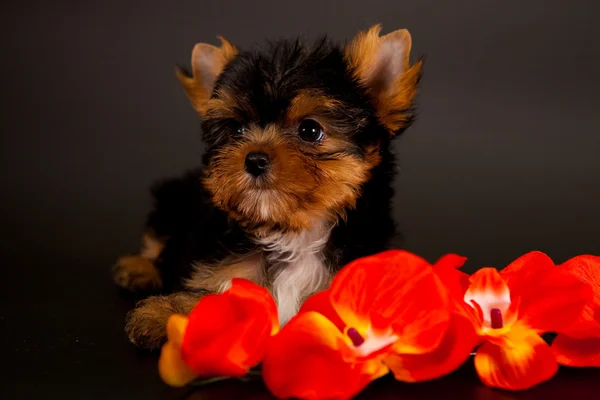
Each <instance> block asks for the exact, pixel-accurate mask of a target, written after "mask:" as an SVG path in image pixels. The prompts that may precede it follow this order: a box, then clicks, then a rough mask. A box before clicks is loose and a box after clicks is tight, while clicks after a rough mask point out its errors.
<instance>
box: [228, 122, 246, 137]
mask: <svg viewBox="0 0 600 400" xmlns="http://www.w3.org/2000/svg"><path fill="white" fill-rule="evenodd" d="M229 130H230V132H231V133H232V134H233V135H241V134H242V133H244V132H245V130H246V128H245V127H244V125H242V124H241V123H239V122H237V121H232V122H231V123H230V124H229Z"/></svg>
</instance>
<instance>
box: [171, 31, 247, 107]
mask: <svg viewBox="0 0 600 400" xmlns="http://www.w3.org/2000/svg"><path fill="white" fill-rule="evenodd" d="M219 40H220V41H221V47H216V46H213V45H211V44H206V43H198V44H196V46H194V50H192V76H191V77H190V76H188V75H187V74H186V73H185V72H184V71H183V70H182V69H181V68H179V67H178V68H177V69H176V73H177V78H179V81H180V82H181V84H182V85H183V88H184V89H185V91H186V93H187V95H188V97H189V99H190V101H191V102H192V106H193V107H194V109H195V110H196V111H197V112H198V113H200V115H204V114H205V112H206V105H207V103H208V100H210V96H211V94H212V91H213V88H214V86H215V82H216V81H217V78H218V76H219V75H220V74H221V72H222V71H223V69H224V68H225V66H226V65H227V64H228V63H229V62H230V61H231V60H232V59H233V58H234V57H235V56H236V55H237V53H238V51H237V49H236V48H235V47H234V46H233V45H232V44H231V43H229V42H228V41H227V40H226V39H224V38H222V37H219Z"/></svg>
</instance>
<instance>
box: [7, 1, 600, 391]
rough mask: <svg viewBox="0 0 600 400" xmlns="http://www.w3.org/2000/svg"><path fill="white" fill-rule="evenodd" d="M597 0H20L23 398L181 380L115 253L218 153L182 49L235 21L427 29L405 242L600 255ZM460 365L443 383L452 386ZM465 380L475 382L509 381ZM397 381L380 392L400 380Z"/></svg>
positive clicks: (17, 286)
mask: <svg viewBox="0 0 600 400" xmlns="http://www.w3.org/2000/svg"><path fill="white" fill-rule="evenodd" d="M594 3H595V1H593V0H590V1H581V0H570V1H548V0H546V1H541V0H540V1H525V0H522V1H499V0H490V1H477V0H471V1H441V0H423V1H416V0H414V1H399V0H396V1H390V0H387V1H379V0H369V1H368V2H364V1H357V0H346V1H325V0H316V1H312V0H304V1H302V2H287V1H245V0H237V1H212V2H209V1H199V0H195V1H173V2H167V1H161V0H145V1H112V0H110V1H109V0H105V1H59V0H55V1H45V2H41V1H40V2H35V1H27V2H14V1H13V2H3V3H2V5H1V6H0V10H1V13H2V21H1V22H2V23H1V24H0V30H1V31H0V33H1V35H0V43H1V47H0V48H1V50H2V58H1V60H2V62H1V63H0V76H1V79H2V90H1V92H0V96H1V99H2V112H1V114H0V115H1V117H2V119H1V121H2V125H1V130H2V136H1V142H0V155H1V157H0V183H1V186H0V187H1V195H2V199H1V201H0V204H1V210H0V211H1V213H0V231H1V232H2V237H1V238H0V243H1V246H2V254H1V261H0V262H1V263H2V266H1V267H2V272H3V274H2V288H3V289H2V291H1V292H0V296H1V297H0V299H1V303H0V365H2V367H0V370H2V372H1V374H0V387H2V389H3V390H6V389H8V393H10V395H9V396H8V397H6V398H34V394H36V395H35V397H40V396H42V395H43V394H44V393H46V394H48V396H49V397H54V395H57V394H60V395H61V396H62V397H64V398H147V399H151V398H170V397H174V396H177V395H178V394H180V392H179V391H172V390H171V389H169V388H167V387H166V386H164V385H163V384H162V383H161V382H160V381H159V379H158V376H157V372H156V358H155V355H148V354H144V353H140V352H137V351H136V350H135V349H134V348H133V346H131V345H129V344H128V343H127V341H126V338H125V336H124V333H123V318H124V315H125V312H126V311H127V310H128V309H129V308H130V307H131V305H132V300H131V299H128V298H127V297H126V296H123V294H122V293H120V292H119V291H118V290H116V288H115V287H114V286H113V285H112V283H111V280H110V274H109V267H110V266H111V264H112V262H113V261H114V260H115V259H116V257H117V256H118V255H120V254H122V253H124V252H128V251H131V250H135V249H136V248H137V246H138V243H139V235H140V230H141V227H142V223H143V221H144V216H145V214H146V212H147V211H148V210H149V206H150V199H149V196H148V193H147V187H148V186H149V185H150V183H151V182H153V181H154V180H155V179H158V178H164V177H168V176H173V175H177V174H179V173H181V172H182V171H183V170H184V169H185V168H189V167H194V166H196V165H198V164H199V162H200V156H201V153H202V144H201V142H200V140H199V133H200V132H199V122H198V118H197V117H196V115H195V114H194V112H193V110H192V108H191V106H190V105H189V103H188V101H187V99H186V98H185V96H184V94H183V90H182V89H181V88H180V87H179V85H178V83H177V81H176V79H175V76H174V72H173V65H174V64H175V63H183V64H187V63H188V62H189V57H190V52H191V49H192V47H193V45H194V44H195V43H196V42H201V41H204V42H209V43H216V38H215V37H216V35H224V36H225V37H227V38H228V39H229V40H230V41H232V42H233V43H235V44H236V45H238V46H240V47H244V48H246V47H248V46H250V45H252V44H254V43H259V42H261V41H262V40H263V39H264V38H267V37H268V38H275V37H285V36H290V35H295V34H301V35H306V36H308V37H309V38H313V37H316V36H317V35H320V34H322V33H328V34H330V35H331V36H332V37H333V38H335V39H338V40H340V41H341V40H344V39H349V38H351V37H352V36H353V35H354V34H355V33H356V32H358V31H359V30H362V29H365V28H368V27H369V26H371V25H373V24H375V23H382V24H383V27H384V32H389V31H391V30H395V29H398V28H408V29H409V30H410V32H411V33H412V37H413V56H415V57H416V56H419V55H421V54H425V55H427V56H428V58H427V64H426V67H425V75H424V78H423V80H422V85H421V94H420V98H419V103H420V117H419V120H418V121H417V123H416V124H415V125H414V126H413V127H412V128H411V129H410V130H409V131H408V132H407V133H406V135H405V136H404V137H403V138H402V139H401V140H399V141H398V142H397V143H396V148H397V151H398V153H399V155H400V171H399V172H400V174H399V176H398V179H397V182H396V189H397V196H396V199H395V206H394V210H395V216H396V218H397V220H398V222H399V223H400V225H401V227H402V230H403V233H404V235H405V238H406V242H405V247H406V248H407V249H409V250H412V251H414V252H416V253H418V254H421V255H422V256H424V257H425V258H427V259H429V260H430V261H434V260H435V259H436V258H437V257H439V256H440V255H442V254H444V253H447V252H457V253H459V254H462V255H465V256H468V257H469V262H468V265H467V267H468V269H469V270H474V269H476V268H479V267H482V266H496V267H502V266H504V265H506V264H507V263H508V262H510V261H511V260H512V259H514V258H516V257H517V256H519V255H521V254H523V253H524V252H527V251H529V250H534V249H537V250H542V251H545V252H547V253H548V254H549V255H550V256H551V257H552V258H553V259H554V260H555V261H556V262H562V261H564V260H566V259H567V258H570V257H572V256H575V255H577V254H581V253H595V254H600V189H599V183H600V156H599V155H600V138H599V135H600V116H599V106H600V100H599V99H598V96H599V93H600V77H599V74H600V23H599V22H598V16H599V15H600V13H599V10H600V6H599V5H597V4H594ZM586 374H587V375H586ZM467 375H469V373H467ZM596 375H597V374H596ZM461 376H462V375H461ZM586 376H588V378H589V376H591V373H590V372H589V371H588V372H585V371H577V372H573V371H567V372H563V373H562V374H561V375H559V377H558V378H557V379H559V380H558V381H557V380H555V381H554V383H549V384H546V385H542V386H541V387H540V389H538V390H539V392H534V393H543V391H544V390H546V392H544V393H545V394H544V397H546V396H548V394H549V393H552V394H553V395H558V394H560V393H561V388H563V390H562V392H565V393H566V391H567V389H566V388H569V389H568V391H570V392H569V393H572V394H573V393H576V392H577V389H578V388H579V389H580V390H582V389H581V388H583V387H591V386H590V385H592V384H593V383H591V382H592V381H591V378H589V379H588V380H587V381H585V379H586V378H585V377H586ZM561 377H562V378H561ZM565 377H567V378H565ZM453 379H454V378H452V379H450V380H442V381H440V382H438V383H437V384H431V385H433V387H439V388H445V389H443V390H445V391H446V392H445V393H446V394H448V392H449V391H450V392H452V390H453V389H452V387H454V386H452V385H454V383H453V382H458V381H459V380H460V379H459V378H456V379H454V380H453ZM465 379H466V380H465V382H466V383H465V382H463V383H464V385H463V386H461V387H463V389H461V390H463V391H462V392H460V393H463V394H464V395H462V394H461V395H460V396H459V397H458V398H475V397H476V398H491V397H490V396H496V397H494V398H506V396H504V395H498V394H494V392H491V391H489V390H487V389H482V388H477V385H476V384H475V382H476V380H475V378H473V377H471V376H469V378H468V379H467V378H465ZM560 379H562V380H560ZM595 379H597V376H596V378H595ZM444 382H446V383H444ZM586 382H587V383H586ZM436 385H437V386H436ZM444 385H446V386H444ZM586 385H587V386H586ZM595 385H597V386H600V384H595ZM377 387H380V386H377ZM382 387H383V388H384V389H382V391H380V392H377V391H374V392H372V394H371V395H370V396H368V397H369V398H376V397H377V398H380V397H381V398H396V397H386V396H391V395H390V394H389V393H396V392H398V391H399V390H400V389H398V388H397V387H395V386H393V385H392V386H391V387H392V389H390V391H388V392H386V390H387V389H385V387H386V386H385V385H384V386H382ZM426 387H428V388H429V387H432V386H426ZM419 388H421V389H419V390H425V389H422V388H423V386H419ZM544 388H548V389H544ZM550 388H551V390H550ZM411 390H412V392H413V394H415V393H417V392H418V391H417V392H416V391H415V389H411ZM242 392H244V393H246V394H248V393H250V392H251V390H250V386H248V387H243V388H242ZM375 393H379V394H375ZM382 393H388V395H385V394H382ZM420 393H421V392H419V393H417V394H420ZM423 393H425V392H423ZM456 393H459V392H456ZM530 393H531V392H530ZM43 396H44V397H45V395H43ZM219 396H221V397H222V396H224V395H222V394H221V395H219ZM232 396H233V397H232V398H236V396H237V397H238V398H241V397H243V396H241V395H232ZM378 396H380V397H378ZM407 396H408V395H407ZM457 396H458V395H457ZM465 396H466V397H465ZM497 396H501V397H497ZM502 396H504V397H502ZM520 396H525V397H527V396H532V394H530V395H527V394H523V395H520ZM221 397H216V398H221ZM575 397H577V396H575ZM222 398H225V397H222ZM398 398H400V397H398ZM508 398H510V397H508ZM533 398H535V397H533Z"/></svg>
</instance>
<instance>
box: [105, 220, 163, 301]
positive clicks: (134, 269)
mask: <svg viewBox="0 0 600 400" xmlns="http://www.w3.org/2000/svg"><path fill="white" fill-rule="evenodd" d="M163 247H164V244H163V243H162V241H161V240H159V239H158V238H157V237H155V236H154V235H153V234H152V233H150V232H146V233H144V236H143V238H142V246H141V250H140V253H139V255H130V256H124V257H121V258H119V259H118V260H117V263H116V264H115V266H114V267H113V279H114V281H115V283H116V284H117V285H119V286H121V287H122V288H124V289H127V290H130V291H132V292H136V291H143V290H157V289H160V288H161V287H162V279H161V277H160V272H159V271H158V269H157V268H156V266H155V265H154V261H156V259H157V258H158V256H159V255H160V252H161V251H162V249H163Z"/></svg>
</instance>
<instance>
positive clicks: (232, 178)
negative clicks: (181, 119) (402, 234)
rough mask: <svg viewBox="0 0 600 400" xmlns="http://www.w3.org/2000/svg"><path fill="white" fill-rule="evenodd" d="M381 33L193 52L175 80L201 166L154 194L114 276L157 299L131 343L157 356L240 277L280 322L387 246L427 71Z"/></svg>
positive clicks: (137, 312) (397, 40) (400, 41)
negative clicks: (263, 293) (268, 298)
mask: <svg viewBox="0 0 600 400" xmlns="http://www.w3.org/2000/svg"><path fill="white" fill-rule="evenodd" d="M380 31H381V28H380V27H379V26H374V27H372V28H370V29H369V30H368V31H365V32H361V33H359V34H358V35H357V36H356V37H354V39H353V40H351V41H350V42H349V43H347V44H345V45H343V46H340V45H336V44H333V43H332V42H331V41H330V40H328V39H327V38H323V39H321V40H319V41H317V42H316V43H314V44H312V45H307V44H303V43H302V42H301V41H299V40H295V41H290V40H284V41H278V42H275V43H270V44H269V45H267V46H266V47H264V48H262V49H258V50H254V51H242V50H238V49H237V48H236V47H234V45H232V44H231V43H229V42H228V41H227V40H225V39H223V38H220V41H221V45H220V47H216V46H213V45H210V44H204V43H200V44H197V45H196V46H195V47H194V49H193V52H192V61H191V66H192V69H191V72H186V71H185V70H184V69H183V68H178V69H177V76H178V78H179V80H180V82H181V84H182V86H183V88H184V89H185V92H186V93H187V96H188V97H189V100H190V101H191V103H192V106H193V107H194V109H195V110H196V111H197V112H198V114H199V115H200V116H201V117H202V132H203V139H204V141H205V143H206V153H205V155H204V157H203V164H204V165H205V167H204V168H201V169H198V170H196V171H190V172H188V173H186V174H185V175H184V176H183V177H181V178H178V179H173V180H169V181H165V182H162V183H160V184H158V185H156V186H155V187H154V188H153V196H154V201H155V205H154V209H153V211H152V212H151V213H150V215H149V216H148V220H147V224H146V227H145V231H144V235H143V240H142V247H141V249H140V251H139V252H138V253H137V254H135V255H130V256H126V257H123V258H121V259H119V260H118V261H117V263H116V265H115V267H114V279H115V282H116V283H117V284H118V285H120V286H122V287H124V288H126V289H128V290H131V291H144V292H148V291H155V292H156V293H158V294H157V295H155V296H153V297H148V298H146V299H145V300H143V301H141V302H140V303H139V304H138V305H137V307H136V308H135V309H134V310H133V311H132V312H130V313H129V315H128V317H127V322H126V332H127V334H128V336H129V339H130V340H131V341H132V342H133V343H134V344H136V345H137V346H139V347H143V348H149V349H152V348H156V347H158V346H160V345H161V344H162V343H163V341H164V340H165V324H166V321H167V319H168V317H169V316H170V315H171V314H173V313H183V314H186V313H188V312H189V311H190V310H191V308H192V307H193V306H194V305H195V303H196V302H197V301H198V299H199V298H200V297H201V296H202V295H203V294H205V293H219V292H223V291H225V290H227V288H228V287H229V285H230V282H231V279H232V278H234V277H239V278H245V279H249V280H251V281H253V282H255V283H257V284H260V285H263V286H264V287H266V288H268V289H269V290H270V291H271V293H272V294H273V296H274V298H275V299H276V302H277V305H278V310H279V316H280V321H281V323H282V324H285V322H286V321H288V320H289V319H290V318H291V317H292V316H293V315H294V314H295V313H296V312H297V311H298V308H299V306H300V305H301V304H302V302H303V301H304V300H305V299H306V298H307V297H308V296H310V295H311V294H313V293H315V292H317V291H320V290H322V289H325V288H327V287H328V285H329V283H330V281H331V279H332V277H333V276H334V274H335V273H336V271H338V270H339V269H340V268H341V267H342V266H344V265H345V264H347V263H348V262H350V261H352V260H354V259H356V258H359V257H362V256H366V255H369V254H373V253H377V252H380V251H383V250H385V249H386V248H387V246H389V242H390V238H391V237H392V235H393V233H394V230H395V226H394V223H393V221H392V219H391V216H390V202H391V197H392V194H393V191H392V189H391V179H392V178H393V174H392V171H393V162H394V160H393V155H392V153H391V151H390V144H391V142H392V140H393V139H394V138H396V137H397V136H398V135H399V134H401V133H402V132H403V131H404V130H405V129H406V128H408V127H409V125H410V124H411V122H412V119H413V115H414V112H413V109H414V107H413V103H414V97H415V93H416V90H417V84H418V81H419V78H420V75H421V67H422V64H423V61H422V59H421V60H419V61H418V62H417V63H415V64H414V65H412V66H411V64H410V61H409V55H410V49H411V37H410V34H409V32H408V31H407V30H404V29H402V30H397V31H394V32H392V33H389V34H386V35H380Z"/></svg>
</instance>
